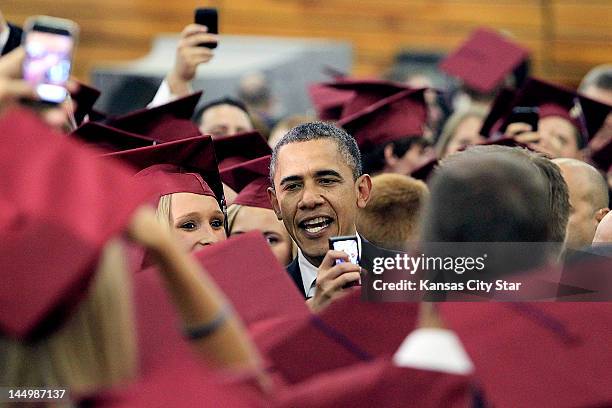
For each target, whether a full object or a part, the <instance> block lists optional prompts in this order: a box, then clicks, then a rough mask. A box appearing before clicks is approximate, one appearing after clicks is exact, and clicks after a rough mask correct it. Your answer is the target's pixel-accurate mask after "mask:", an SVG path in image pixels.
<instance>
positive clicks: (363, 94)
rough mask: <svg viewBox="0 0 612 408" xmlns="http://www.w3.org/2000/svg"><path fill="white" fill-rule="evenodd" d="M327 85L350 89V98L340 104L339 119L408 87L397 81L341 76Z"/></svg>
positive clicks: (338, 88)
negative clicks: (341, 77)
mask: <svg viewBox="0 0 612 408" xmlns="http://www.w3.org/2000/svg"><path fill="white" fill-rule="evenodd" d="M328 86H329V87H331V88H334V89H337V90H342V91H344V92H347V91H352V95H351V97H350V99H348V100H347V101H346V102H345V103H344V104H343V105H342V113H341V116H340V119H345V118H347V117H350V116H352V115H354V114H356V113H357V112H360V111H362V110H363V109H365V108H367V107H368V106H370V105H372V104H375V103H376V102H378V101H381V100H383V99H385V98H388V97H390V96H391V95H395V94H397V93H399V92H402V91H406V90H408V89H410V88H409V87H408V86H406V85H404V84H402V83H399V82H391V81H384V80H379V79H353V78H343V79H341V80H339V81H337V82H334V83H330V84H328Z"/></svg>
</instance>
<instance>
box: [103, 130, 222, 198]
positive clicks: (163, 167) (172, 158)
mask: <svg viewBox="0 0 612 408" xmlns="http://www.w3.org/2000/svg"><path fill="white" fill-rule="evenodd" d="M106 156H108V157H114V158H117V159H120V160H124V161H126V162H127V163H129V164H130V165H132V166H133V167H134V168H136V169H137V170H139V172H138V174H137V175H138V176H139V178H141V179H142V178H147V179H154V180H156V181H157V184H158V185H159V186H160V188H159V190H158V198H159V197H161V196H163V195H166V194H172V193H181V192H185V193H195V194H203V195H211V196H214V197H216V199H217V201H219V203H220V207H221V208H223V200H224V196H223V185H222V183H221V178H220V177H219V170H218V168H217V159H216V157H215V149H214V148H213V142H212V139H211V137H210V136H198V137H193V138H189V139H183V140H177V141H174V142H168V143H162V144H158V145H155V146H148V147H142V148H138V149H132V150H126V151H123V152H117V153H110V154H107V155H106Z"/></svg>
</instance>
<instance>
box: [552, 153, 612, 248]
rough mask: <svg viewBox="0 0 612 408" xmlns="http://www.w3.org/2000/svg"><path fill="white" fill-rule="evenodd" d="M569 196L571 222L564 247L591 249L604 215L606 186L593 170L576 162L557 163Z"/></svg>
mask: <svg viewBox="0 0 612 408" xmlns="http://www.w3.org/2000/svg"><path fill="white" fill-rule="evenodd" d="M554 162H555V163H556V164H557V165H558V166H559V168H560V169H561V173H562V174H563V178H564V179H565V182H566V183H567V186H568V188H569V195H570V204H571V211H570V219H569V223H568V226H567V247H568V248H574V249H578V248H582V247H584V246H588V245H591V243H592V241H593V237H594V236H595V230H596V229H597V225H598V224H599V222H600V221H601V220H602V218H603V217H604V216H605V215H606V214H607V212H608V211H609V210H608V206H609V202H608V185H607V183H606V180H605V179H604V178H603V177H602V175H601V174H600V173H599V172H598V171H597V170H596V169H595V168H594V167H593V166H590V165H588V164H587V163H584V162H582V161H579V160H574V159H556V160H554Z"/></svg>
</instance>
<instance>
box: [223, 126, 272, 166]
mask: <svg viewBox="0 0 612 408" xmlns="http://www.w3.org/2000/svg"><path fill="white" fill-rule="evenodd" d="M213 143H214V146H215V153H216V155H217V160H218V162H219V170H224V169H226V168H228V167H231V166H234V165H236V164H239V163H243V162H245V161H248V160H252V159H257V158H259V157H263V156H268V155H271V154H272V149H271V148H270V146H269V145H268V143H267V142H266V140H265V139H264V138H263V137H262V136H261V135H260V134H259V133H258V132H246V133H239V134H236V135H225V136H215V138H214V140H213Z"/></svg>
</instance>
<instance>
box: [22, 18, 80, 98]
mask: <svg viewBox="0 0 612 408" xmlns="http://www.w3.org/2000/svg"><path fill="white" fill-rule="evenodd" d="M77 37H78V25H77V24H76V23H75V22H73V21H70V20H65V19H61V18H55V17H48V16H35V17H31V18H30V19H28V21H27V22H26V25H25V27H24V34H23V46H24V49H25V52H26V56H25V60H24V62H23V78H24V79H25V80H26V81H27V82H29V83H30V84H31V85H32V86H33V87H34V89H35V90H36V93H37V94H38V96H39V97H40V100H41V101H43V102H45V103H50V104H58V103H62V102H63V101H64V100H65V99H66V97H67V96H68V91H67V90H66V83H67V82H68V79H69V78H70V70H71V68H72V56H73V51H74V46H75V44H76V40H77Z"/></svg>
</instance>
